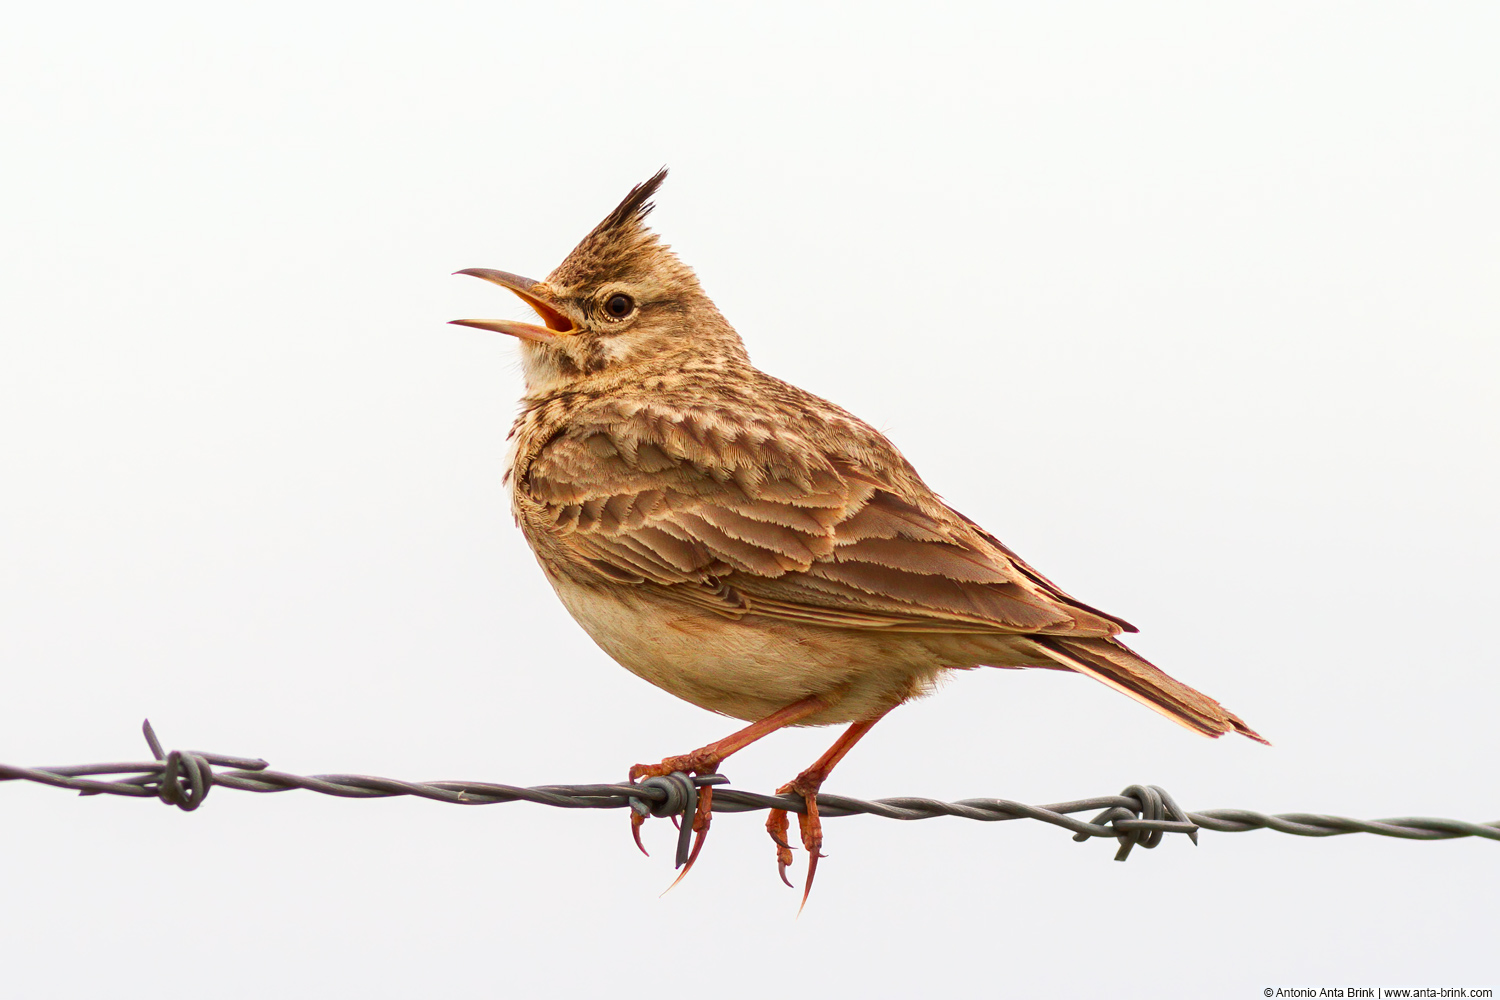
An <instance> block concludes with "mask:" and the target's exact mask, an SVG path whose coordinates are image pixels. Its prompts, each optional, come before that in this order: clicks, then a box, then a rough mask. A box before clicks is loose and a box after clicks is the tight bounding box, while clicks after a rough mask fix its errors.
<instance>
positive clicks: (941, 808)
mask: <svg viewBox="0 0 1500 1000" xmlns="http://www.w3.org/2000/svg"><path fill="white" fill-rule="evenodd" d="M142 730H143V732H144V733H145V736H146V742H147V745H148V746H149V747H150V748H151V753H152V756H153V757H155V758H156V759H155V760H151V761H142V762H127V763H114V764H74V765H68V766H64V767H36V768H28V767H13V766H11V765H9V764H0V781H32V782H36V783H38V784H43V785H52V786H54V787H56V788H68V789H72V790H74V791H77V792H78V793H80V794H82V795H126V796H134V797H137V798H157V799H160V800H161V801H162V802H165V803H168V804H169V805H175V806H177V807H178V808H179V809H182V810H183V811H185V812H191V811H192V810H194V809H197V808H198V807H199V806H200V805H202V804H203V800H204V799H205V798H206V797H207V795H208V791H209V789H210V788H212V787H214V786H215V785H217V786H220V787H222V788H233V789H236V790H238V791H242V792H287V791H291V790H293V789H298V788H300V789H305V790H307V791H310V792H320V793H322V794H324V795H337V796H341V797H343V798H353V799H376V798H390V797H392V796H398V795H413V796H417V797H419V798H424V799H432V800H434V801H437V802H452V803H455V804H458V805H470V806H478V805H495V804H498V803H501V802H535V803H537V804H538V805H545V806H558V807H560V808H564V809H635V810H636V811H637V812H639V813H641V814H643V815H645V814H650V815H653V816H673V815H675V816H684V817H685V820H686V821H685V822H684V823H683V824H682V827H683V829H688V828H690V827H691V824H692V812H693V809H694V806H695V804H696V798H697V794H696V786H701V785H710V784H711V785H720V786H721V787H717V788H716V789H715V790H714V798H713V809H714V812H724V813H738V812H753V811H756V810H761V809H773V808H774V809H787V810H790V811H792V812H803V811H804V810H805V809H806V806H805V804H804V803H803V801H802V799H801V797H800V796H792V795H763V794H761V793H759V792H747V791H742V790H740V789H737V788H728V787H723V786H722V784H721V783H722V782H724V781H727V780H728V779H727V778H725V777H724V776H723V775H700V776H698V778H696V779H687V778H686V776H683V780H678V781H674V780H672V779H671V778H667V779H648V780H646V781H643V782H641V783H639V784H629V783H623V782H622V783H619V784H600V785H538V786H535V787H531V788H524V787H520V786H516V785H501V784H496V783H493V782H487V781H427V782H416V781H398V780H396V779H394V778H375V777H370V776H368V775H361V774H314V775H300V774H287V773H284V772H281V771H272V770H269V765H268V764H267V763H266V762H265V761H263V760H259V759H257V758H252V757H232V756H229V755H226V754H213V753H203V752H199V751H183V750H172V751H164V750H163V749H162V745H161V742H160V741H159V740H158V739H157V738H156V733H155V732H154V731H153V730H152V728H151V723H150V722H149V721H147V722H146V723H145V724H144V725H143V726H142ZM215 768H229V770H215ZM109 775H117V776H118V775H124V776H125V777H115V778H112V779H110V780H104V779H103V778H101V777H100V776H109ZM673 777H675V776H673ZM818 811H819V812H820V813H821V814H822V815H823V816H824V817H829V816H854V815H866V816H880V817H883V818H885V819H899V820H919V819H934V818H936V817H938V816H956V817H959V818H961V819H971V820H978V821H980V822H985V823H996V822H1003V821H1006V820H1014V819H1032V820H1039V821H1040V822H1043V823H1049V824H1051V825H1053V826H1057V827H1061V828H1062V829H1064V830H1068V831H1069V832H1071V833H1072V834H1073V835H1074V836H1073V839H1074V840H1077V841H1085V840H1089V839H1091V838H1095V837H1104V838H1113V839H1115V840H1116V841H1118V842H1119V845H1120V847H1119V850H1118V851H1117V852H1116V854H1115V860H1116V861H1124V860H1125V859H1126V858H1127V857H1129V855H1130V851H1131V849H1132V848H1134V847H1136V846H1140V847H1143V848H1147V849H1150V848H1153V847H1155V846H1156V845H1157V844H1159V843H1161V841H1162V838H1163V837H1164V836H1165V835H1166V834H1168V833H1184V834H1187V835H1188V837H1189V838H1190V839H1191V840H1192V841H1193V843H1195V844H1196V843H1197V842H1198V831H1199V830H1212V831H1214V832H1216V833H1245V832H1247V831H1250V830H1274V831H1276V832H1277V833H1289V834H1292V835H1293V836H1298V837H1337V836H1341V835H1343V834H1348V833H1373V834H1376V835H1377V836H1381V837H1398V838H1401V839H1403V840H1452V839H1455V838H1458V837H1481V838H1483V839H1485V840H1494V841H1500V821H1497V822H1492V823H1468V822H1465V821H1463V820H1456V819H1438V818H1433V817H1426V816H1410V817H1403V818H1399V819H1379V820H1360V819H1349V818H1347V817H1344V816H1324V815H1318V814H1313V813H1282V814H1279V815H1275V816H1268V815H1266V814H1264V813H1258V812H1251V811H1249V810H1246V809H1208V810H1205V811H1203V812H1194V813H1190V812H1184V811H1183V810H1182V809H1181V808H1180V807H1179V806H1178V805H1177V803H1176V802H1175V801H1173V799H1172V797H1171V796H1170V795H1168V794H1167V793H1166V792H1165V791H1164V790H1162V789H1161V788H1158V787H1156V786H1155V785H1131V786H1130V787H1129V788H1126V789H1125V790H1124V791H1123V792H1121V793H1120V794H1119V795H1101V796H1097V797H1095V798H1090V799H1076V800H1074V801H1072V802H1055V803H1052V804H1050V805H1045V806H1034V805H1027V804H1026V803H1024V802H1012V801H1010V800H1008V799H962V800H960V801H958V802H941V801H938V800H937V799H924V798H913V797H900V798H889V799H875V800H873V801H867V800H864V799H854V798H849V797H847V796H844V795H819V796H818ZM1095 811H1097V812H1098V815H1096V816H1095V817H1094V818H1093V820H1091V821H1085V820H1082V819H1078V818H1076V817H1074V816H1073V815H1071V814H1072V813H1081V812H1095ZM685 843H686V840H685V839H683V840H682V842H681V843H680V844H679V847H678V853H679V857H680V855H681V853H682V849H683V848H682V844H685Z"/></svg>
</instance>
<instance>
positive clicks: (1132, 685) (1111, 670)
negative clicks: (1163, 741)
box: [1029, 635, 1270, 746]
mask: <svg viewBox="0 0 1500 1000" xmlns="http://www.w3.org/2000/svg"><path fill="white" fill-rule="evenodd" d="M1029 638H1030V640H1031V641H1032V642H1033V643H1035V644H1036V646H1037V648H1038V649H1039V650H1040V651H1041V652H1043V653H1045V654H1046V655H1047V656H1048V657H1050V658H1051V659H1053V660H1054V661H1056V662H1058V663H1060V664H1062V665H1063V666H1065V667H1068V668H1071V669H1073V670H1076V671H1078V672H1079V673H1081V674H1087V675H1089V676H1090V677H1092V678H1094V679H1095V680H1098V681H1102V682H1103V683H1105V684H1108V685H1109V686H1110V687H1112V688H1114V689H1115V690H1117V691H1120V692H1123V693H1124V694H1127V695H1129V696H1130V697H1132V698H1134V699H1135V700H1136V701H1138V702H1140V703H1141V704H1143V705H1145V706H1146V707H1147V708H1151V709H1154V710H1156V711H1157V712H1160V713H1161V714H1162V715H1165V716H1166V717H1167V718H1169V719H1171V720H1172V721H1173V722H1176V723H1178V724H1179V725H1182V726H1186V727H1187V728H1188V729H1192V730H1194V731H1196V732H1200V733H1203V734H1204V735H1206V736H1212V737H1216V738H1217V737H1219V736H1222V735H1224V734H1225V733H1231V732H1232V733H1239V734H1241V735H1242V736H1248V737H1250V739H1252V740H1255V741H1256V742H1258V743H1265V744H1266V745H1267V746H1269V745H1270V743H1269V741H1267V740H1266V739H1264V738H1262V736H1261V735H1260V734H1259V733H1257V732H1256V731H1255V730H1253V729H1251V728H1250V727H1249V726H1247V725H1245V722H1244V720H1242V719H1241V718H1240V717H1239V716H1237V715H1235V714H1234V713H1233V712H1231V711H1229V710H1228V709H1226V708H1225V707H1224V706H1223V705H1220V704H1219V703H1218V702H1216V701H1214V700H1213V699H1212V698H1210V697H1209V696H1208V695H1206V694H1204V693H1203V692H1201V691H1195V690H1194V689H1192V688H1190V687H1188V686H1187V685H1186V684H1184V683H1182V682H1181V681H1179V680H1177V679H1175V678H1173V677H1169V676H1167V675H1166V674H1165V673H1163V672H1162V671H1161V670H1159V669H1157V668H1156V667H1155V666H1153V665H1152V664H1150V663H1148V662H1147V661H1146V660H1145V659H1143V658H1142V657H1140V656H1137V655H1136V654H1135V653H1133V652H1131V651H1130V650H1129V649H1127V648H1126V647H1125V646H1124V645H1123V644H1121V643H1119V642H1117V641H1115V640H1114V639H1108V638H1099V639H1092V638H1090V639H1070V638H1064V637H1062V636H1050V635H1034V636H1031V637H1029Z"/></svg>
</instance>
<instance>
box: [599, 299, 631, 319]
mask: <svg viewBox="0 0 1500 1000" xmlns="http://www.w3.org/2000/svg"><path fill="white" fill-rule="evenodd" d="M634 308H635V301H634V300H632V299H631V297H630V296H629V295H611V296H610V297H609V301H608V302H605V303H604V311H605V312H607V313H609V314H610V315H611V316H613V317H614V318H615V319H624V318H625V317H626V316H629V315H630V311H631V310H632V309H634Z"/></svg>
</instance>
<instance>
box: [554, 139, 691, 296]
mask: <svg viewBox="0 0 1500 1000" xmlns="http://www.w3.org/2000/svg"><path fill="white" fill-rule="evenodd" d="M666 179H667V168H666V167H662V168H661V169H660V170H658V171H657V172H656V173H655V174H653V175H652V176H651V177H650V179H649V180H646V181H644V182H642V183H640V184H637V185H636V186H635V187H633V188H631V189H630V193H629V194H627V195H626V196H625V200H624V201H622V202H620V203H619V204H618V205H616V206H615V207H614V210H613V211H612V212H610V213H609V214H608V215H606V216H605V217H604V220H603V221H602V222H600V223H599V224H598V225H597V226H595V227H594V228H593V230H592V231H590V232H589V234H588V235H587V236H585V237H584V238H583V240H582V241H581V242H580V243H579V244H578V246H576V247H574V248H573V252H572V253H570V254H568V256H567V258H566V259H565V260H564V261H563V262H562V263H561V264H559V265H558V266H557V269H556V270H555V271H553V272H552V273H551V274H550V275H548V277H547V281H548V282H549V283H550V284H553V285H558V286H564V287H566V286H574V285H579V284H583V283H586V282H588V281H589V280H590V279H594V280H598V279H600V278H605V277H607V278H616V279H629V278H631V277H632V276H634V275H636V274H638V273H640V272H642V271H645V270H649V269H651V268H652V267H653V266H657V267H659V266H660V265H661V264H663V263H666V262H668V261H670V264H671V265H673V269H674V270H675V269H676V268H682V270H684V271H686V270H687V269H686V268H685V267H683V265H682V264H680V263H679V262H678V261H677V258H676V255H675V254H673V253H672V252H671V251H670V250H669V249H667V247H666V245H665V244H663V243H662V242H661V241H660V240H659V239H657V236H656V234H655V233H653V232H652V231H651V230H649V229H647V228H646V223H645V219H646V216H647V215H649V214H650V213H651V209H653V208H654V207H655V205H653V204H652V203H651V202H650V201H649V200H648V199H649V198H650V197H651V196H652V195H654V194H655V193H656V190H657V188H659V187H661V184H662V181H664V180H666ZM688 273H691V272H688Z"/></svg>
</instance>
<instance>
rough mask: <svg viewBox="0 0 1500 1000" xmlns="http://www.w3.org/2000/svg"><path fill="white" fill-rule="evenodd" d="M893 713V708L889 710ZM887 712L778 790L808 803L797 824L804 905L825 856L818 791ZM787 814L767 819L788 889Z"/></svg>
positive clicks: (850, 732) (851, 731) (859, 726)
mask: <svg viewBox="0 0 1500 1000" xmlns="http://www.w3.org/2000/svg"><path fill="white" fill-rule="evenodd" d="M887 711H889V709H887ZM884 717H885V712H881V713H880V714H879V715H877V716H875V718H873V719H866V720H864V721H863V722H856V723H855V724H854V725H852V726H850V727H849V728H848V729H846V730H844V735H842V736H840V737H839V738H838V740H837V741H836V742H835V743H834V744H833V746H831V747H829V748H828V752H827V753H825V754H823V756H821V757H819V758H818V759H817V761H816V762H814V763H813V766H812V767H809V768H808V769H807V770H806V771H803V772H802V773H801V774H799V775H797V777H795V778H793V779H792V780H791V781H789V782H787V783H786V784H785V785H782V786H781V787H780V788H778V789H776V794H777V795H800V796H802V801H803V802H805V803H807V810H806V812H803V813H802V814H800V815H799V816H798V817H797V825H798V826H799V827H800V828H801V833H802V846H803V847H804V848H805V849H806V850H807V881H806V882H805V883H803V887H802V905H803V906H806V905H807V895H808V893H810V892H812V884H813V876H814V875H816V874H817V872H818V859H819V858H821V857H822V856H823V854H822V850H821V848H822V847H823V823H822V821H821V820H820V819H819V818H818V789H819V788H821V787H823V782H824V781H826V780H827V779H828V774H829V772H831V771H832V770H833V768H834V765H836V764H838V762H839V761H841V760H843V759H844V755H845V754H847V753H848V752H849V751H850V750H852V749H854V744H856V743H858V742H859V741H860V737H862V736H864V735H865V733H868V732H869V731H870V730H871V729H872V728H873V727H874V725H875V723H877V722H879V721H880V720H881V719H883V718H884ZM787 827H788V822H787V814H786V810H785V809H772V810H771V815H770V816H769V817H767V819H766V832H767V833H769V834H770V835H771V839H772V840H774V841H775V842H776V865H777V871H778V873H779V874H780V875H781V881H783V882H786V884H787V885H788V886H790V885H791V884H792V883H791V882H790V881H788V880H787V877H786V869H787V865H789V864H791V863H792V846H791V844H789V843H787V838H786V835H787ZM799 912H800V909H799Z"/></svg>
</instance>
